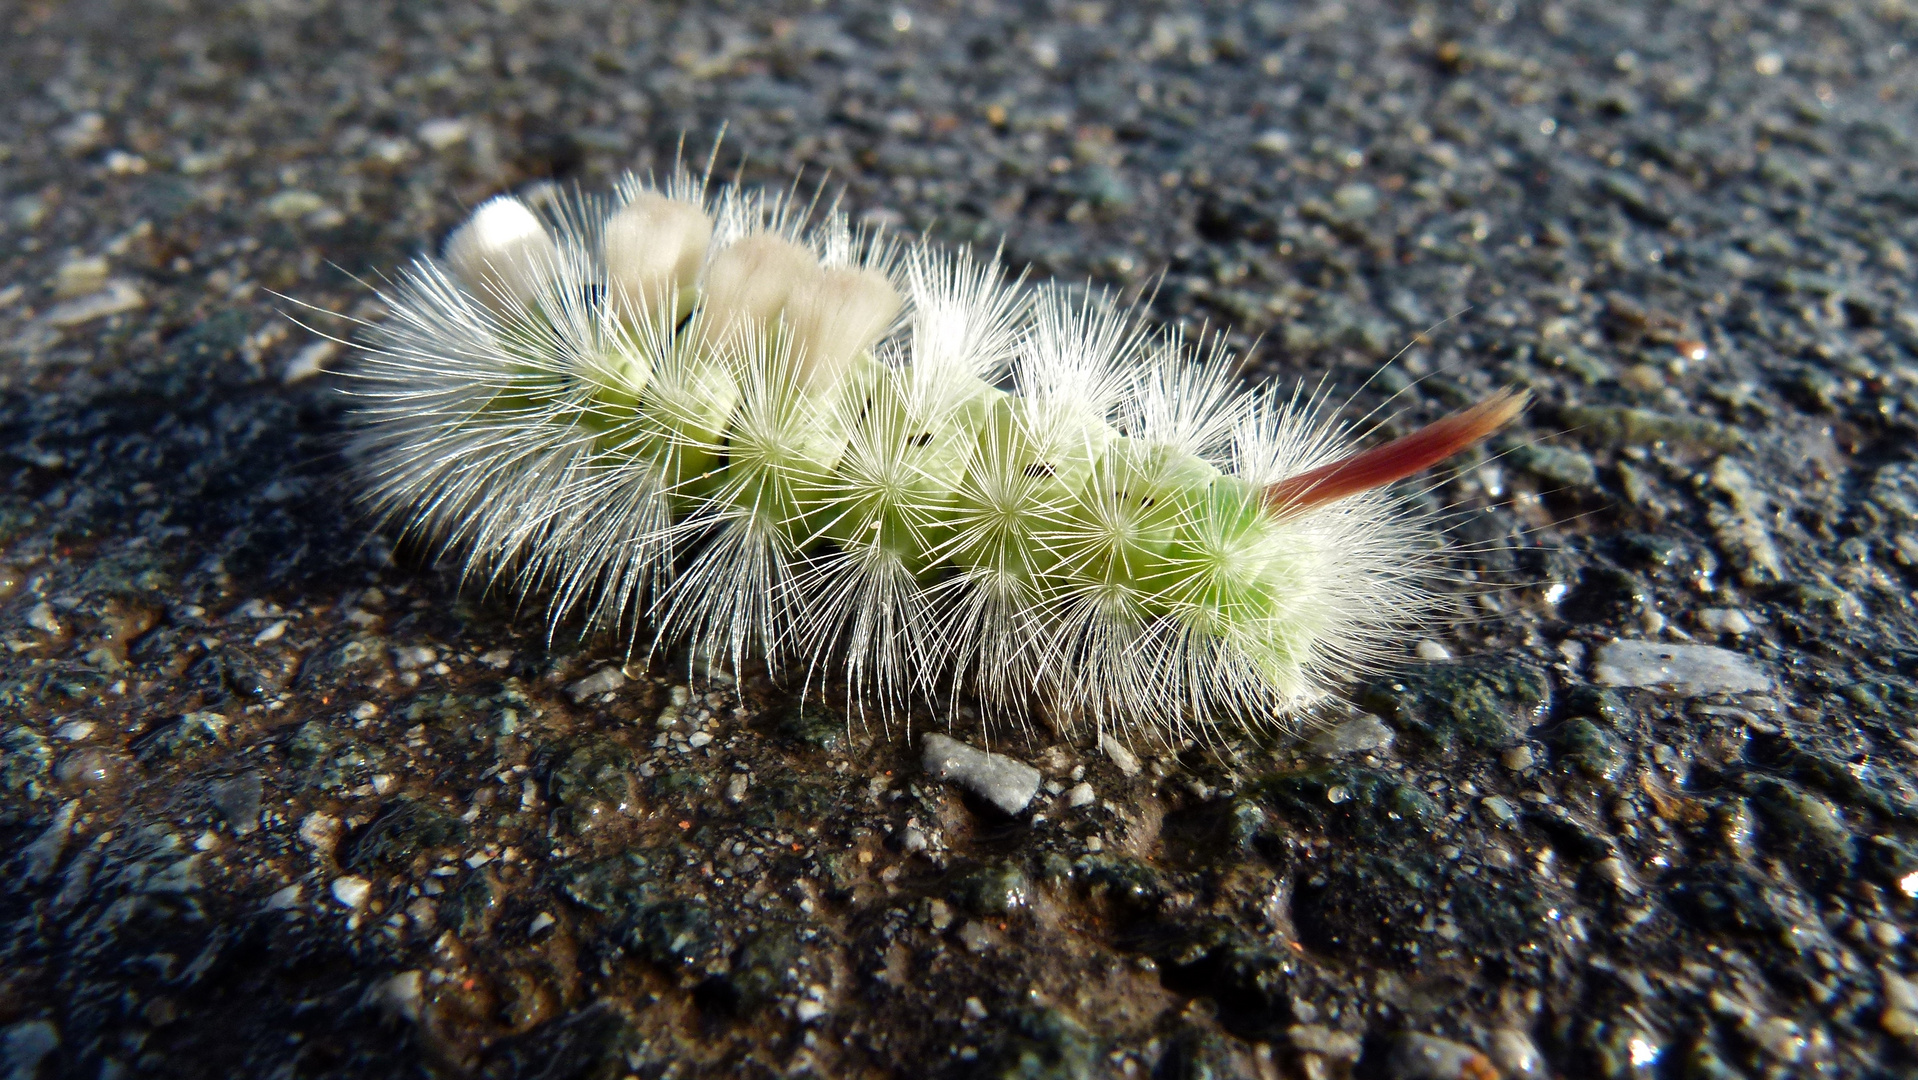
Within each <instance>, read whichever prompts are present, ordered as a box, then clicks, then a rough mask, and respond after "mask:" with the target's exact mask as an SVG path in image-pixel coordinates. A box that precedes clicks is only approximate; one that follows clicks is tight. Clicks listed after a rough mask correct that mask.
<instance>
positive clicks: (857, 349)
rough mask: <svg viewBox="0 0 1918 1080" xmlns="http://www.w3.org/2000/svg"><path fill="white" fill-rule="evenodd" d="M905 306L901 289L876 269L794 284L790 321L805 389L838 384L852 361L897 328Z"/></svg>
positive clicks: (788, 303)
mask: <svg viewBox="0 0 1918 1080" xmlns="http://www.w3.org/2000/svg"><path fill="white" fill-rule="evenodd" d="M902 303H903V301H901V300H900V297H899V290H898V289H895V288H893V287H892V282H890V281H887V280H886V275H884V274H882V273H880V272H878V271H877V270H867V269H833V270H821V271H819V272H817V273H814V274H811V275H809V276H808V277H806V278H805V279H803V280H802V281H800V282H799V284H797V285H795V286H794V287H793V290H792V292H791V294H789V295H788V296H787V298H786V311H785V317H786V326H787V328H788V329H790V330H791V331H792V337H793V357H794V363H795V365H796V367H797V371H798V376H799V380H800V385H801V386H803V387H805V388H807V389H808V390H812V391H820V390H824V389H826V388H829V387H832V386H835V385H837V384H838V382H839V380H840V379H842V378H843V377H844V376H845V374H846V371H847V370H848V369H849V368H851V367H852V363H853V361H854V360H855V359H857V358H858V357H859V355H860V354H861V353H863V352H865V351H866V350H868V349H870V348H872V347H873V345H874V344H875V343H876V342H878V340H879V339H880V337H881V336H883V335H884V334H885V333H886V331H887V330H889V329H891V328H892V322H893V320H894V319H896V318H898V316H899V308H900V306H901V304H902Z"/></svg>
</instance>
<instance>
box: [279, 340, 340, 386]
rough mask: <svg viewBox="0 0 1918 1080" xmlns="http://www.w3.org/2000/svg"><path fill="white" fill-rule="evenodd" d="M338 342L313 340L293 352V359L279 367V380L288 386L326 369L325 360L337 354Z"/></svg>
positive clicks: (338, 349)
mask: <svg viewBox="0 0 1918 1080" xmlns="http://www.w3.org/2000/svg"><path fill="white" fill-rule="evenodd" d="M339 352H340V343H339V342H337V341H315V342H312V343H311V344H309V345H307V346H306V347H305V348H302V349H301V350H300V351H299V352H296V353H294V354H293V359H291V360H288V361H287V362H286V366H285V367H284V368H281V369H280V381H281V382H282V383H285V384H287V385H288V386H291V385H293V384H294V383H296V382H300V381H301V380H304V379H310V378H312V377H313V376H315V375H318V374H319V373H320V372H322V371H325V370H326V364H327V361H329V360H331V359H333V358H334V357H335V356H337V355H339Z"/></svg>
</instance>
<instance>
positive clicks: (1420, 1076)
mask: <svg viewBox="0 0 1918 1080" xmlns="http://www.w3.org/2000/svg"><path fill="white" fill-rule="evenodd" d="M1386 1070H1387V1074H1388V1075H1390V1076H1391V1077H1393V1080H1477V1078H1478V1077H1481V1076H1492V1075H1496V1070H1494V1069H1493V1068H1492V1062H1491V1059H1489V1058H1487V1057H1486V1056H1485V1055H1484V1054H1481V1053H1479V1052H1478V1051H1477V1050H1475V1049H1473V1048H1472V1047H1469V1046H1467V1045H1465V1044H1464V1043H1460V1042H1453V1041H1452V1040H1450V1039H1441V1038H1439V1037H1437V1036H1435V1035H1418V1034H1411V1035H1405V1036H1402V1037H1401V1038H1400V1039H1399V1041H1398V1043H1397V1044H1396V1045H1395V1046H1393V1047H1392V1056H1391V1057H1390V1058H1389V1059H1388V1061H1387V1065H1386Z"/></svg>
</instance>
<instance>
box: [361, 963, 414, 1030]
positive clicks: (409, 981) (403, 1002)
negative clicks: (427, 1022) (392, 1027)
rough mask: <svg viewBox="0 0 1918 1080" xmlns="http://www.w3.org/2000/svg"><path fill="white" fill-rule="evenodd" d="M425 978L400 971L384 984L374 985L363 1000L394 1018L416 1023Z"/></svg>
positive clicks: (411, 972)
mask: <svg viewBox="0 0 1918 1080" xmlns="http://www.w3.org/2000/svg"><path fill="white" fill-rule="evenodd" d="M425 983H426V976H425V974H424V973H423V972H419V971H402V972H400V973H399V974H398V975H395V976H393V977H392V978H390V979H387V980H386V981H384V982H378V983H374V984H373V986H372V987H371V988H370V989H369V990H368V991H367V993H366V996H365V998H364V999H363V1000H364V1001H365V1002H366V1004H369V1005H376V1006H378V1007H380V1008H382V1009H384V1010H386V1011H387V1012H389V1013H391V1014H393V1015H394V1016H398V1017H402V1018H404V1019H406V1020H412V1021H415V1022H417V1021H418V1020H419V1018H420V1003H421V996H422V995H421V991H422V989H423V988H424V987H425Z"/></svg>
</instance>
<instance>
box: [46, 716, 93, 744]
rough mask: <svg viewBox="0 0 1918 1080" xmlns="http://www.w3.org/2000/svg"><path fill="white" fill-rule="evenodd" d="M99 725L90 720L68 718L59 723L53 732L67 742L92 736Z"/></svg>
mask: <svg viewBox="0 0 1918 1080" xmlns="http://www.w3.org/2000/svg"><path fill="white" fill-rule="evenodd" d="M99 727H100V725H98V724H96V723H94V722H93V721H91V720H70V721H68V722H67V723H64V724H61V725H60V726H59V728H57V729H56V730H55V731H54V734H55V735H57V736H59V737H60V738H62V739H65V740H67V741H68V742H79V741H80V740H81V739H88V738H92V737H93V733H94V732H95V731H96V730H98V729H99Z"/></svg>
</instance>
